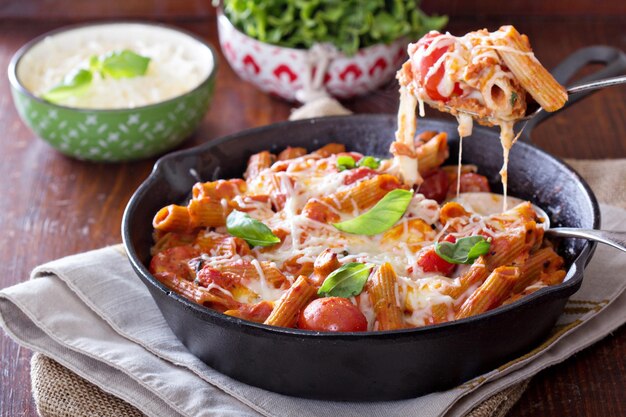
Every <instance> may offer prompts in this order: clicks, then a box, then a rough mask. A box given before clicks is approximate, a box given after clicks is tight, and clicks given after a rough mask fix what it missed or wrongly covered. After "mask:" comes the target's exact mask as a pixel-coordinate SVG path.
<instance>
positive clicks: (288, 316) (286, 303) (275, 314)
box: [264, 275, 317, 327]
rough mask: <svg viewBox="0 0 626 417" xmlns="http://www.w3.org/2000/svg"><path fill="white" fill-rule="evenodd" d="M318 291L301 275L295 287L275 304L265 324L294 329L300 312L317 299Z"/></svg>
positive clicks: (294, 284)
mask: <svg viewBox="0 0 626 417" xmlns="http://www.w3.org/2000/svg"><path fill="white" fill-rule="evenodd" d="M316 292H317V290H316V288H315V286H313V285H311V284H310V283H309V281H308V280H307V278H306V277H305V276H304V275H300V276H299V277H298V279H297V280H296V281H295V282H294V283H293V285H292V286H291V287H290V288H289V289H288V290H287V291H286V292H285V293H284V294H283V295H282V297H281V298H280V299H279V300H278V301H277V302H276V303H275V305H274V309H273V310H272V313H271V314H270V315H269V317H268V318H267V319H266V320H265V322H264V323H265V324H269V325H272V326H282V327H293V326H294V325H295V324H296V322H297V320H298V314H299V313H300V311H301V310H302V309H303V308H304V307H305V306H306V305H307V304H308V303H309V302H310V301H311V300H312V299H313V297H315V294H316Z"/></svg>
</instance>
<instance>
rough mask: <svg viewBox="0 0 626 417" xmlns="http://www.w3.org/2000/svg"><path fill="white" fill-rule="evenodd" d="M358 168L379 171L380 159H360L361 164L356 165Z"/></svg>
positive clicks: (370, 157) (368, 157)
mask: <svg viewBox="0 0 626 417" xmlns="http://www.w3.org/2000/svg"><path fill="white" fill-rule="evenodd" d="M356 166H358V167H367V168H371V169H378V167H379V166H380V159H378V158H375V157H373V156H364V157H363V158H361V159H359V162H357V163H356Z"/></svg>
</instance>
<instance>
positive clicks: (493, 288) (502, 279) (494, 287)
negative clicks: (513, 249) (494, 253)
mask: <svg viewBox="0 0 626 417" xmlns="http://www.w3.org/2000/svg"><path fill="white" fill-rule="evenodd" d="M519 277H520V270H519V268H517V267H510V266H500V267H498V268H496V269H495V270H494V271H493V272H492V273H491V274H490V275H489V277H488V278H487V279H486V280H485V282H484V283H483V284H482V285H481V286H480V287H478V289H477V290H476V291H475V292H474V293H473V294H472V295H470V296H469V298H468V299H467V300H465V302H464V303H463V305H462V306H461V308H460V309H459V311H458V313H457V314H456V318H457V319H462V318H466V317H471V316H475V315H477V314H480V313H484V312H485V311H487V310H491V309H493V308H496V307H498V306H499V305H501V304H502V303H503V302H504V300H506V299H507V298H509V296H510V295H511V292H512V291H513V288H514V287H515V285H516V283H517V281H518V280H519Z"/></svg>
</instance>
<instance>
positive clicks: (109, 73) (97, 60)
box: [41, 49, 150, 103]
mask: <svg viewBox="0 0 626 417" xmlns="http://www.w3.org/2000/svg"><path fill="white" fill-rule="evenodd" d="M149 63H150V58H148V57H145V56H141V55H139V54H136V53H134V52H133V51H131V50H128V49H124V50H122V51H114V52H110V53H108V54H104V55H93V56H92V57H91V58H90V59H89V69H85V68H80V69H77V70H74V71H72V72H70V73H69V74H68V75H67V76H66V77H65V78H64V79H63V81H61V82H60V83H59V84H57V85H55V86H54V87H52V88H51V89H50V90H48V91H47V92H45V93H44V94H42V96H41V97H42V98H43V99H44V100H47V101H49V102H52V103H58V102H61V101H63V100H65V99H67V98H69V97H76V96H79V95H81V94H83V93H85V92H86V91H87V88H88V87H89V86H90V85H91V83H92V81H93V75H94V74H95V73H98V74H100V76H101V77H103V78H105V77H111V78H115V79H119V78H132V77H138V76H140V75H145V74H146V71H147V70H148V64H149Z"/></svg>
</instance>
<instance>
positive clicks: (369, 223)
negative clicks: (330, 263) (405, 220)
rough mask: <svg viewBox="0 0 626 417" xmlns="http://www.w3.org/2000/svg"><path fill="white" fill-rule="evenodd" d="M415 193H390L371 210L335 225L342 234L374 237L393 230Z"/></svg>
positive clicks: (397, 191) (398, 191)
mask: <svg viewBox="0 0 626 417" xmlns="http://www.w3.org/2000/svg"><path fill="white" fill-rule="evenodd" d="M412 197H413V192H412V191H409V190H402V189H396V190H393V191H390V192H388V193H387V194H386V195H385V196H384V197H383V198H381V199H380V201H379V202H378V203H376V205H375V206H374V207H372V208H371V209H370V210H368V211H366V212H365V213H363V214H361V215H360V216H357V217H355V218H354V219H350V220H346V221H345V222H341V223H333V226H335V227H336V228H337V229H339V230H341V231H342V232H346V233H352V234H355V235H365V236H373V235H377V234H379V233H382V232H384V231H385V230H387V229H389V228H391V227H392V226H393V225H394V224H395V223H396V222H397V221H398V220H400V218H401V217H402V216H403V215H404V212H405V211H406V209H407V207H409V203H410V202H411V198H412Z"/></svg>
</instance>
